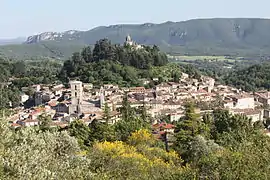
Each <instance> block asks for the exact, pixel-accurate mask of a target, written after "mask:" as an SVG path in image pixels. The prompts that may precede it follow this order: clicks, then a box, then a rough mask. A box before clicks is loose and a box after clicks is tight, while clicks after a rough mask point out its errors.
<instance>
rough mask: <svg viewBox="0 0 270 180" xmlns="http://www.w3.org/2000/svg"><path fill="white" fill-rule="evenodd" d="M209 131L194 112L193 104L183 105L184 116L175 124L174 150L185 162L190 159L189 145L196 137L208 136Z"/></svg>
mask: <svg viewBox="0 0 270 180" xmlns="http://www.w3.org/2000/svg"><path fill="white" fill-rule="evenodd" d="M208 134H209V130H208V128H207V126H206V125H205V124H204V123H203V122H202V120H201V119H200V115H199V114H197V113H196V112H195V107H194V104H193V103H192V102H191V103H187V104H186V105H185V116H184V118H182V119H180V122H179V123H177V124H176V128H175V138H176V141H175V143H174V148H175V149H176V150H177V151H178V152H179V153H180V154H181V156H183V158H184V159H185V160H188V158H189V157H190V154H189V153H190V148H191V146H190V144H191V142H192V141H193V140H194V138H195V137H196V136H197V135H203V136H208Z"/></svg>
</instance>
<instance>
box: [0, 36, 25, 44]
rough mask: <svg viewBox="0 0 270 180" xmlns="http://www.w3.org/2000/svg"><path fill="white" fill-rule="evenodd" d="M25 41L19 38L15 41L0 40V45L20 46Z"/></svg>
mask: <svg viewBox="0 0 270 180" xmlns="http://www.w3.org/2000/svg"><path fill="white" fill-rule="evenodd" d="M24 41H25V38H23V37H19V38H15V39H0V45H7V44H21V43H23V42H24Z"/></svg>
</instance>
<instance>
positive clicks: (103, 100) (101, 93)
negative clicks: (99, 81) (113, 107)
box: [99, 86, 105, 108]
mask: <svg viewBox="0 0 270 180" xmlns="http://www.w3.org/2000/svg"><path fill="white" fill-rule="evenodd" d="M99 94H100V96H99V99H100V108H103V107H104V105H105V97H104V89H103V86H102V87H101V88H100V92H99Z"/></svg>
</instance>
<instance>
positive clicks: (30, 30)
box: [0, 0, 270, 39]
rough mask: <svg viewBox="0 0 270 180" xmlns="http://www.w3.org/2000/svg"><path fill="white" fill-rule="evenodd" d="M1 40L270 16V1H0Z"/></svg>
mask: <svg viewBox="0 0 270 180" xmlns="http://www.w3.org/2000/svg"><path fill="white" fill-rule="evenodd" d="M0 7H1V11H0V39H7V38H16V37H26V36H29V35H34V34H38V33H42V32H47V31H56V32H62V31H66V30H73V29H75V30H89V29H92V28H94V27H97V26H103V25H113V24H135V23H136V24H138V23H146V22H151V23H162V22H166V21H184V20H189V19H196V18H216V17H219V18H221V17H224V18H234V17H249V18H270V10H269V7H270V1H269V0H132V1H131V0H0Z"/></svg>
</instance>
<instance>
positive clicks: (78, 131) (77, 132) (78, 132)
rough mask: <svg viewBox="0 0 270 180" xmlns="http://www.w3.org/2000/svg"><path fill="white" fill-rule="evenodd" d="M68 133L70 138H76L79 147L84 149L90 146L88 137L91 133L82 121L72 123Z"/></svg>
mask: <svg viewBox="0 0 270 180" xmlns="http://www.w3.org/2000/svg"><path fill="white" fill-rule="evenodd" d="M68 132H69V134H70V135H71V136H74V137H76V139H77V140H78V143H79V144H80V146H81V147H83V148H86V146H89V145H90V140H89V136H90V135H91V131H90V129H89V127H88V126H86V125H85V123H83V122H82V121H80V120H75V121H73V122H72V123H71V124H70V125H69V127H68Z"/></svg>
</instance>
